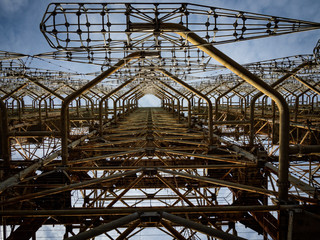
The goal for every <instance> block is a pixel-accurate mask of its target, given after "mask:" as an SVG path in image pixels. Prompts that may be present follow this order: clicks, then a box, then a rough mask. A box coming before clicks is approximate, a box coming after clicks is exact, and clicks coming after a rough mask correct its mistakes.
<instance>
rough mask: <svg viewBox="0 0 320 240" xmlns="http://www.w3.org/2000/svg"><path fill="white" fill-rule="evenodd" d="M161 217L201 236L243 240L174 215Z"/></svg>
mask: <svg viewBox="0 0 320 240" xmlns="http://www.w3.org/2000/svg"><path fill="white" fill-rule="evenodd" d="M162 217H163V218H164V219H167V220H169V221H171V222H174V223H177V224H181V225H182V226H185V227H188V228H191V229H194V230H196V231H199V232H201V233H203V234H206V235H209V236H212V237H215V238H218V239H222V240H245V239H244V238H241V237H237V236H234V235H231V234H229V233H225V232H223V231H221V230H217V229H214V228H211V227H207V226H205V225H202V224H200V223H196V222H193V221H190V220H188V219H185V218H182V217H178V216H175V215H172V214H170V213H167V212H163V213H162Z"/></svg>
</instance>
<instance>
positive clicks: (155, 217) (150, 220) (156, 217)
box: [140, 212, 162, 224]
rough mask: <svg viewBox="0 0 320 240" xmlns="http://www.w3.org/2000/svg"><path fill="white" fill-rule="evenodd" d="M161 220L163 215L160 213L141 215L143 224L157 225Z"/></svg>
mask: <svg viewBox="0 0 320 240" xmlns="http://www.w3.org/2000/svg"><path fill="white" fill-rule="evenodd" d="M161 218H162V217H161V214H160V213H158V212H144V213H142V214H141V215H140V220H141V222H143V223H147V224H157V223H159V222H160V220H161Z"/></svg>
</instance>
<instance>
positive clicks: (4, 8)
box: [0, 0, 320, 63]
mask: <svg viewBox="0 0 320 240" xmlns="http://www.w3.org/2000/svg"><path fill="white" fill-rule="evenodd" d="M50 2H51V1H45V0H0V32H1V34H0V46H1V47H0V50H5V51H13V52H20V53H25V54H37V53H41V52H48V51H52V50H53V49H51V48H50V47H49V45H48V44H47V42H46V40H45V39H44V37H43V36H42V34H41V32H40V30H39V23H40V21H41V19H42V16H43V14H44V12H45V10H46V7H47V5H48V4H49V3H50ZM64 2H81V1H79V0H78V1H70V0H69V1H68V0H67V1H64ZM94 2H101V1H99V0H96V1H94ZM131 2H133V1H131ZM143 2H154V1H150V0H144V1H143ZM158 2H168V1H158ZM176 2H193V3H199V2H198V1H179V0H177V1H176ZM201 4H204V5H209V6H216V7H223V8H230V9H236V10H244V11H249V12H256V13H261V14H270V15H275V16H281V17H288V18H295V19H301V20H309V21H315V22H320V12H319V9H320V1H318V0H304V1H301V0H264V1H262V0H241V1H239V0H202V1H201ZM319 36H320V34H319V31H310V32H305V33H295V34H290V35H285V36H279V37H272V38H266V39H260V40H253V41H245V42H242V43H231V44H226V45H220V46H218V48H219V49H220V50H223V51H224V52H225V53H227V54H228V55H230V56H231V57H232V58H234V59H235V60H237V61H239V62H240V63H245V62H251V61H257V60H264V59H269V58H276V57H284V56H289V55H296V54H304V53H311V52H312V50H313V48H314V46H315V44H316V42H317V40H318V38H319Z"/></svg>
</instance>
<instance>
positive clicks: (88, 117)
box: [0, 3, 320, 240]
mask: <svg viewBox="0 0 320 240" xmlns="http://www.w3.org/2000/svg"><path fill="white" fill-rule="evenodd" d="M319 28H320V24H319V23H315V22H308V21H302V20H296V19H289V18H282V17H275V16H267V15H261V14H256V13H248V12H244V11H236V10H229V9H221V8H216V7H210V6H203V5H198V4H190V3H153V4H151V3H52V4H49V6H48V8H47V10H46V12H45V14H44V16H43V19H42V22H41V24H40V30H41V32H42V33H43V35H44V37H45V38H46V40H47V41H48V43H49V45H50V46H51V47H53V48H55V51H53V52H47V53H42V54H38V55H34V56H28V55H24V54H19V53H12V52H6V51H0V79H1V81H0V110H1V114H0V116H1V118H0V134H1V139H0V145H1V149H0V178H1V183H0V197H1V198H0V203H1V210H0V214H1V220H0V222H1V225H2V230H1V232H2V237H3V239H8V240H14V239H20V240H23V239H26V240H27V239H30V238H32V239H37V236H39V229H42V228H46V227H47V229H51V230H52V228H49V226H54V225H59V226H62V227H63V228H62V230H60V235H59V234H58V235H59V236H60V238H61V239H70V240H71V239H72V240H78V239H92V238H95V239H100V238H101V239H112V240H113V239H129V238H132V239H135V238H137V237H139V236H140V237H141V236H147V235H148V234H150V233H157V234H158V235H160V234H161V235H163V237H164V238H165V239H253V238H258V239H274V240H275V239H281V240H284V239H315V236H318V235H319V228H318V223H319V217H320V216H319V211H320V209H319V200H320V195H319V187H320V182H319V177H320V172H319V169H320V165H319V160H320V118H319V113H320V84H319V78H320V67H319V43H318V44H317V46H316V47H315V50H314V53H313V54H305V55H299V56H287V57H284V58H277V59H269V60H265V61H260V62H253V63H249V64H245V65H240V64H238V63H237V62H235V61H234V60H232V59H231V58H229V57H228V56H226V55H225V54H224V53H222V52H221V51H219V50H218V49H217V48H216V46H217V45H219V44H224V43H233V44H237V42H239V41H246V40H252V39H257V38H263V37H272V36H278V35H281V34H289V33H294V32H301V31H309V30H316V29H319ZM56 60H62V61H69V62H78V63H83V64H84V65H86V64H94V65H98V66H101V72H97V73H88V74H79V73H75V72H73V71H71V70H70V71H69V70H66V68H63V69H64V70H59V71H57V70H51V69H50V68H47V69H45V68H40V67H37V62H39V61H41V62H46V63H54V62H56ZM30 62H32V64H30ZM148 94H152V95H154V96H155V97H156V98H158V99H159V101H160V102H161V106H159V107H157V108H141V107H139V101H141V99H142V98H143V97H144V96H146V95H148ZM244 229H245V230H244ZM250 234H251V235H250Z"/></svg>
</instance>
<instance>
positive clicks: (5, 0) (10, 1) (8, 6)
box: [0, 0, 28, 14]
mask: <svg viewBox="0 0 320 240" xmlns="http://www.w3.org/2000/svg"><path fill="white" fill-rule="evenodd" d="M27 3H28V0H0V8H2V11H3V12H4V13H7V14H11V13H15V12H17V11H19V10H20V9H22V8H23V7H24V6H26V5H27Z"/></svg>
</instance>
